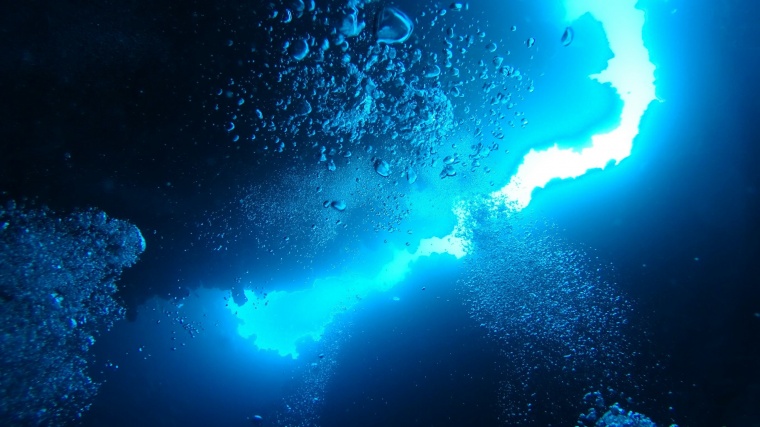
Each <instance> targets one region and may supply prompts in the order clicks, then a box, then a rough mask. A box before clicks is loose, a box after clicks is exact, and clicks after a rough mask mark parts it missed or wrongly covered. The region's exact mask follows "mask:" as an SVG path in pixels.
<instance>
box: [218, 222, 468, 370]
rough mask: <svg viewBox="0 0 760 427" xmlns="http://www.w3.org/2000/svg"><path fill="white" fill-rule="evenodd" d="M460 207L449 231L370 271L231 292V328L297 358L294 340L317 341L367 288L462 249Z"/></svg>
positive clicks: (383, 286) (382, 287)
mask: <svg viewBox="0 0 760 427" xmlns="http://www.w3.org/2000/svg"><path fill="white" fill-rule="evenodd" d="M463 212H464V211H463V210H461V209H460V210H459V211H457V210H455V213H457V217H458V223H457V226H456V227H455V228H454V231H452V232H451V233H450V234H449V235H447V236H444V237H431V238H429V239H422V240H421V241H420V244H419V247H418V248H417V250H416V251H415V252H413V253H412V252H409V251H407V250H404V249H402V250H397V251H395V252H394V254H393V259H392V260H391V261H390V262H388V263H387V264H386V265H384V266H383V267H381V268H380V270H379V272H378V273H377V274H376V275H360V274H346V275H343V276H333V277H325V278H320V279H316V280H315V281H314V283H313V285H312V286H311V287H310V288H307V289H301V290H298V291H291V292H286V291H273V292H270V293H269V294H267V296H266V298H265V299H264V300H263V301H262V300H260V299H259V298H258V297H257V295H256V294H255V293H254V292H252V291H247V290H246V291H244V293H245V296H246V298H248V301H249V302H247V303H245V304H243V305H237V304H236V303H235V302H234V301H233V300H232V299H231V298H230V299H229V301H228V308H229V309H230V311H232V312H233V313H234V314H235V315H236V316H237V318H238V319H239V321H240V323H239V324H238V328H237V332H238V334H239V335H240V336H242V337H243V338H253V340H254V344H255V345H256V347H258V348H259V349H261V350H273V351H276V352H277V354H279V355H280V356H283V357H285V356H291V357H292V358H293V359H297V358H298V345H299V343H302V342H304V341H306V340H313V341H319V340H320V339H321V337H322V334H324V332H325V327H327V326H328V325H329V324H330V323H331V322H332V321H333V319H334V317H335V316H336V315H338V314H340V313H343V312H345V311H347V310H349V309H351V308H353V307H354V306H355V305H356V304H357V303H358V302H359V301H361V300H362V299H364V298H366V297H367V296H368V295H369V294H371V293H373V292H385V291H388V290H390V289H391V288H393V287H394V286H396V285H397V284H399V283H401V282H402V281H403V280H404V279H405V278H406V275H407V274H408V273H409V271H410V270H411V264H412V263H413V262H414V261H416V260H417V259H419V258H420V257H428V256H431V255H433V254H450V255H452V256H454V257H455V258H457V259H458V258H461V257H463V256H465V255H466V253H467V252H466V248H467V244H468V243H467V241H466V239H465V238H464V237H463V236H462V235H461V231H462V230H463V227H464V220H465V217H464V213H463Z"/></svg>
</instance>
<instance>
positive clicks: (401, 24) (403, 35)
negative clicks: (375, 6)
mask: <svg viewBox="0 0 760 427" xmlns="http://www.w3.org/2000/svg"><path fill="white" fill-rule="evenodd" d="M413 29H414V24H413V23H412V20H411V19H409V17H408V16H406V14H405V13H404V12H402V11H400V10H399V9H396V8H395V7H393V6H386V7H384V8H382V9H381V10H380V12H379V13H378V14H377V31H376V33H375V35H376V36H377V42H378V43H386V44H392V43H403V42H405V41H406V40H407V39H408V38H409V36H411V35H412V30H413Z"/></svg>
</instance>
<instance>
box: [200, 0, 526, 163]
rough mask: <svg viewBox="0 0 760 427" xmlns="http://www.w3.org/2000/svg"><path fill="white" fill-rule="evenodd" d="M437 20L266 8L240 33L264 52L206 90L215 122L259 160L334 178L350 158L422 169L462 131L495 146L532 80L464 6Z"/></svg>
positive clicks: (432, 11)
mask: <svg viewBox="0 0 760 427" xmlns="http://www.w3.org/2000/svg"><path fill="white" fill-rule="evenodd" d="M446 10H447V9H440V8H438V7H437V6H435V5H432V4H431V5H428V6H425V9H424V11H423V12H422V13H417V14H416V15H415V16H410V15H408V14H407V13H406V12H405V11H404V10H402V9H401V8H399V7H394V6H383V5H380V4H377V3H375V2H364V1H351V2H348V4H346V5H345V6H342V7H341V6H336V5H330V6H328V7H321V6H315V7H314V8H313V9H310V8H301V7H300V6H299V7H296V8H293V7H285V8H284V7H282V6H275V5H273V4H272V5H270V6H269V10H268V12H267V15H266V18H263V19H262V20H261V21H259V22H258V23H257V24H253V25H251V27H252V28H249V29H248V31H249V34H248V37H249V40H266V43H262V44H260V45H259V44H256V45H254V46H253V47H252V48H251V49H250V51H247V52H244V53H241V56H242V58H241V59H240V63H241V64H242V68H243V69H244V70H246V71H245V72H243V73H242V75H240V76H236V77H228V78H224V83H221V84H219V86H217V87H215V88H214V89H213V91H212V93H213V95H212V97H213V101H212V103H211V106H212V107H213V112H214V113H213V114H214V116H215V117H214V118H213V120H214V121H215V122H217V123H219V126H220V127H223V129H224V130H225V132H226V133H227V134H229V135H231V138H232V140H233V141H235V142H236V143H247V144H251V145H252V146H253V147H255V150H256V151H257V153H259V155H267V154H273V153H289V154H290V155H292V156H296V157H299V158H302V159H303V160H306V161H307V163H311V164H320V163H321V164H324V165H325V167H327V168H328V169H329V170H331V171H337V172H341V169H343V168H344V166H345V165H346V160H345V159H346V158H347V157H349V156H347V154H348V153H351V152H352V151H353V152H358V151H364V152H367V153H370V154H373V155H376V156H378V157H379V158H382V159H384V160H385V161H386V162H388V164H389V165H390V166H391V167H392V168H395V169H396V170H399V171H403V170H405V169H406V168H408V167H413V168H415V169H417V170H420V169H422V168H424V167H430V166H431V165H432V164H433V163H434V162H435V161H436V160H437V159H439V156H440V154H439V152H440V151H441V147H444V146H447V145H449V143H448V139H449V138H450V137H451V136H452V134H453V132H454V131H455V130H456V129H458V128H460V127H464V129H465V131H466V132H468V133H469V132H471V133H472V137H473V138H474V140H475V145H477V143H482V144H489V145H490V141H486V138H487V135H488V133H485V134H484V133H483V130H484V129H485V130H486V131H487V132H489V133H491V134H492V135H495V136H496V135H498V138H499V139H502V138H504V134H505V131H506V129H508V128H510V127H515V123H516V121H519V117H520V116H521V114H522V113H520V112H518V111H516V110H515V107H516V105H517V103H518V102H519V101H520V99H522V96H523V93H525V92H527V88H528V87H531V86H532V81H530V80H529V79H524V75H523V74H522V73H521V72H520V71H519V69H518V68H517V67H516V65H515V64H509V63H507V61H505V60H504V58H505V57H507V56H508V55H509V54H510V53H509V51H508V50H505V49H503V48H499V47H500V46H503V43H504V41H503V40H502V39H498V40H490V39H489V38H488V37H487V36H486V33H485V32H484V31H483V29H482V28H481V24H479V20H478V19H477V18H476V17H475V16H474V15H473V14H471V13H469V12H468V11H469V6H468V5H465V6H462V7H460V8H455V9H451V10H456V11H459V12H462V13H456V14H448V15H446V14H445V11H446ZM262 14H263V13H262ZM259 16H260V15H259ZM282 16H287V17H288V19H285V20H283V19H282ZM367 23H370V24H367ZM483 27H487V25H483ZM235 46H237V44H235ZM442 46H443V49H441V47H442ZM497 46H499V47H497ZM494 52H497V53H499V57H500V58H501V60H500V61H498V62H494V61H492V56H493V55H492V54H493V53H494ZM457 98H467V99H466V100H462V101H461V102H457V103H455V102H454V101H455V100H456V99H457ZM456 104H460V105H456ZM456 109H460V110H461V111H459V112H458V113H459V114H458V115H459V116H460V117H461V119H459V120H456V119H455V110H456ZM510 110H511V111H510ZM220 115H221V117H219V116H220ZM462 148H463V149H465V150H466V149H467V148H468V147H467V146H464V147H462ZM462 155H463V156H465V153H464V152H463V153H462ZM365 167H366V166H365Z"/></svg>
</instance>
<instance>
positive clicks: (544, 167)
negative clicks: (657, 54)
mask: <svg viewBox="0 0 760 427" xmlns="http://www.w3.org/2000/svg"><path fill="white" fill-rule="evenodd" d="M565 10H566V12H567V13H566V20H567V21H568V25H570V23H571V22H572V21H574V20H576V19H578V18H580V17H581V16H583V15H585V14H586V13H588V14H591V16H593V17H594V18H595V19H596V20H598V21H599V22H600V23H601V24H602V26H603V28H604V32H605V33H606V35H607V40H608V42H609V48H610V50H611V51H612V52H613V54H614V57H613V58H612V59H611V60H610V61H609V63H608V64H607V68H605V69H604V70H603V71H602V72H601V73H599V74H596V75H591V76H589V77H590V78H592V79H594V80H596V81H598V82H599V83H602V84H604V83H609V84H610V85H611V86H612V87H613V88H614V89H615V90H616V91H617V93H618V95H619V96H620V99H621V100H622V101H623V109H622V112H621V114H620V124H619V125H618V127H617V128H615V129H614V130H613V131H611V132H608V133H604V134H598V135H593V136H592V137H591V146H589V147H587V148H584V149H582V150H575V149H572V148H559V146H558V145H557V144H555V145H554V146H553V147H550V148H548V149H546V150H541V151H537V150H530V151H529V152H528V154H526V155H525V157H524V158H523V162H522V164H521V165H520V166H519V167H518V169H517V173H515V175H513V176H512V178H511V179H510V181H509V183H508V184H507V185H506V186H504V187H503V188H502V189H500V190H498V191H496V192H494V193H492V194H491V197H492V198H493V200H494V201H496V202H500V203H505V204H506V205H507V207H508V208H510V209H512V210H515V211H519V210H522V209H523V208H525V207H526V206H528V204H529V203H530V200H531V195H532V193H533V190H535V189H536V188H543V187H545V186H546V184H547V183H549V181H551V180H552V179H567V178H577V177H579V176H581V175H583V174H584V173H586V172H588V171H589V170H591V169H604V167H605V166H606V165H608V164H609V163H610V162H613V161H614V162H615V164H618V163H620V161H621V160H623V159H625V158H626V157H628V156H629V155H630V154H631V148H632V145H633V139H634V138H635V137H636V135H638V133H639V123H640V122H641V117H642V116H643V114H644V112H645V111H646V109H647V107H648V106H649V104H650V103H651V102H652V101H654V100H655V99H656V96H655V85H654V70H655V67H654V64H652V63H651V61H650V60H649V51H647V49H646V46H645V45H644V40H643V38H642V31H643V28H644V12H643V11H641V10H638V9H636V0H616V1H609V0H585V1H578V0H567V1H566V2H565Z"/></svg>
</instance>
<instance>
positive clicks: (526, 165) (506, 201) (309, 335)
mask: <svg viewBox="0 0 760 427" xmlns="http://www.w3.org/2000/svg"><path fill="white" fill-rule="evenodd" d="M635 6H636V0H617V1H614V2H613V1H609V0H585V1H576V0H572V1H566V2H565V10H566V15H565V20H566V23H565V24H566V25H567V26H570V25H572V24H573V22H574V21H576V20H578V19H579V18H581V17H582V16H584V15H586V14H589V15H591V17H593V18H594V19H595V20H597V21H598V22H600V23H601V24H602V26H603V29H604V32H605V34H606V36H607V40H608V42H609V49H610V50H611V51H612V53H613V55H614V57H613V58H612V59H610V60H609V62H608V64H607V67H606V68H605V69H604V70H602V71H601V72H600V73H599V74H594V75H591V76H589V78H591V79H593V80H595V81H597V82H599V84H602V85H610V86H611V87H612V88H614V89H615V91H616V93H617V94H618V96H619V97H620V99H621V101H622V103H623V107H622V112H621V115H620V119H619V122H618V124H617V126H616V127H615V128H614V129H613V130H611V131H605V132H606V133H600V134H596V135H591V136H590V137H589V141H588V142H589V143H590V144H589V145H588V146H586V147H585V148H582V149H575V148H572V147H568V148H561V147H560V144H558V143H555V144H554V145H553V146H552V147H549V148H547V149H544V150H535V149H531V150H530V151H529V152H528V153H527V154H526V155H525V156H524V157H523V159H522V162H521V163H520V165H519V166H518V167H517V169H516V172H515V173H514V174H513V175H512V177H511V178H510V179H509V182H508V183H507V184H506V185H505V186H504V187H502V188H501V189H500V190H497V191H495V192H493V193H491V194H490V198H489V199H488V200H489V202H488V203H493V204H495V205H498V206H501V207H505V208H506V210H507V212H508V213H509V212H517V211H520V210H522V209H524V208H525V207H527V206H528V204H529V203H530V201H531V196H532V193H533V191H534V190H535V189H537V188H543V187H545V186H546V185H547V184H548V183H549V182H550V181H552V180H555V179H567V178H576V177H579V176H581V175H583V174H584V173H586V172H587V171H589V170H592V169H604V168H605V167H607V166H608V165H611V164H612V165H616V164H618V163H619V162H620V161H622V160H623V159H625V158H626V157H628V156H629V155H630V153H631V148H632V144H633V140H634V138H635V137H636V136H637V135H638V132H639V124H640V122H641V119H642V116H643V114H644V113H645V111H646V110H647V108H648V106H649V105H650V103H651V102H652V101H654V100H656V96H655V86H654V71H655V67H654V65H653V64H652V63H651V62H650V59H649V52H648V51H647V49H646V47H645V46H644V42H643V35H642V31H643V26H644V20H645V16H644V12H643V11H642V10H639V9H636V7H635ZM467 203H468V201H462V203H460V204H459V205H457V206H455V207H454V208H453V209H452V210H453V213H454V215H455V216H456V217H457V219H458V221H457V225H456V226H455V228H454V230H453V231H452V232H451V233H450V234H448V235H446V236H443V237H438V236H433V237H429V238H423V239H421V240H419V242H418V246H417V249H416V250H415V251H410V250H409V249H408V248H405V247H401V248H400V249H396V250H392V252H393V256H392V259H391V260H390V261H389V262H387V263H385V264H383V265H379V266H375V267H374V268H373V267H372V265H371V263H372V262H373V260H374V259H376V258H377V257H373V254H372V253H369V254H367V255H366V256H364V257H363V263H362V264H363V265H362V266H361V268H359V269H357V270H355V271H349V272H348V273H344V274H343V275H342V276H329V277H322V278H318V279H316V280H314V282H313V283H312V285H311V286H310V287H308V288H305V289H301V290H296V291H272V292H269V293H268V294H266V296H265V297H264V298H262V296H261V295H258V294H256V293H255V292H253V291H248V290H247V291H245V296H246V297H247V299H248V302H246V303H244V304H242V305H237V304H236V303H235V302H234V301H232V299H231V298H230V299H229V301H228V303H229V304H228V307H229V309H230V311H231V312H232V313H234V314H235V315H236V316H237V318H238V322H239V324H238V333H239V334H240V335H241V336H242V337H244V338H251V339H253V340H254V343H255V345H256V346H257V347H258V348H259V349H261V350H268V351H274V352H276V353H277V354H279V355H280V356H283V357H288V356H290V357H292V358H294V359H295V358H297V357H298V356H299V352H298V347H299V345H300V344H302V343H304V342H306V341H312V340H313V341H319V340H320V339H321V337H322V335H323V334H324V332H325V328H326V327H327V326H328V325H329V324H330V323H331V322H333V320H334V318H335V316H337V315H339V314H340V313H342V312H345V311H347V310H350V309H352V308H353V307H354V306H355V305H356V304H357V303H358V302H359V301H361V300H362V299H364V298H366V297H367V296H369V295H370V294H372V293H377V292H385V291H388V290H390V289H391V288H393V287H394V286H396V285H397V284H399V283H401V282H402V281H403V280H404V279H405V278H406V276H407V274H408V273H409V272H410V270H411V268H412V264H413V263H414V262H415V261H416V260H418V259H419V258H420V257H429V256H431V255H433V254H448V255H450V256H452V257H453V259H460V258H462V257H464V256H466V255H467V248H468V245H469V242H468V239H467V235H468V234H469V233H468V230H467V228H468V227H469V226H471V222H470V221H467V217H468V212H467V207H466V206H467ZM469 203H472V202H471V201H469ZM368 271H369V272H370V273H368ZM372 272H374V273H372Z"/></svg>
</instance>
